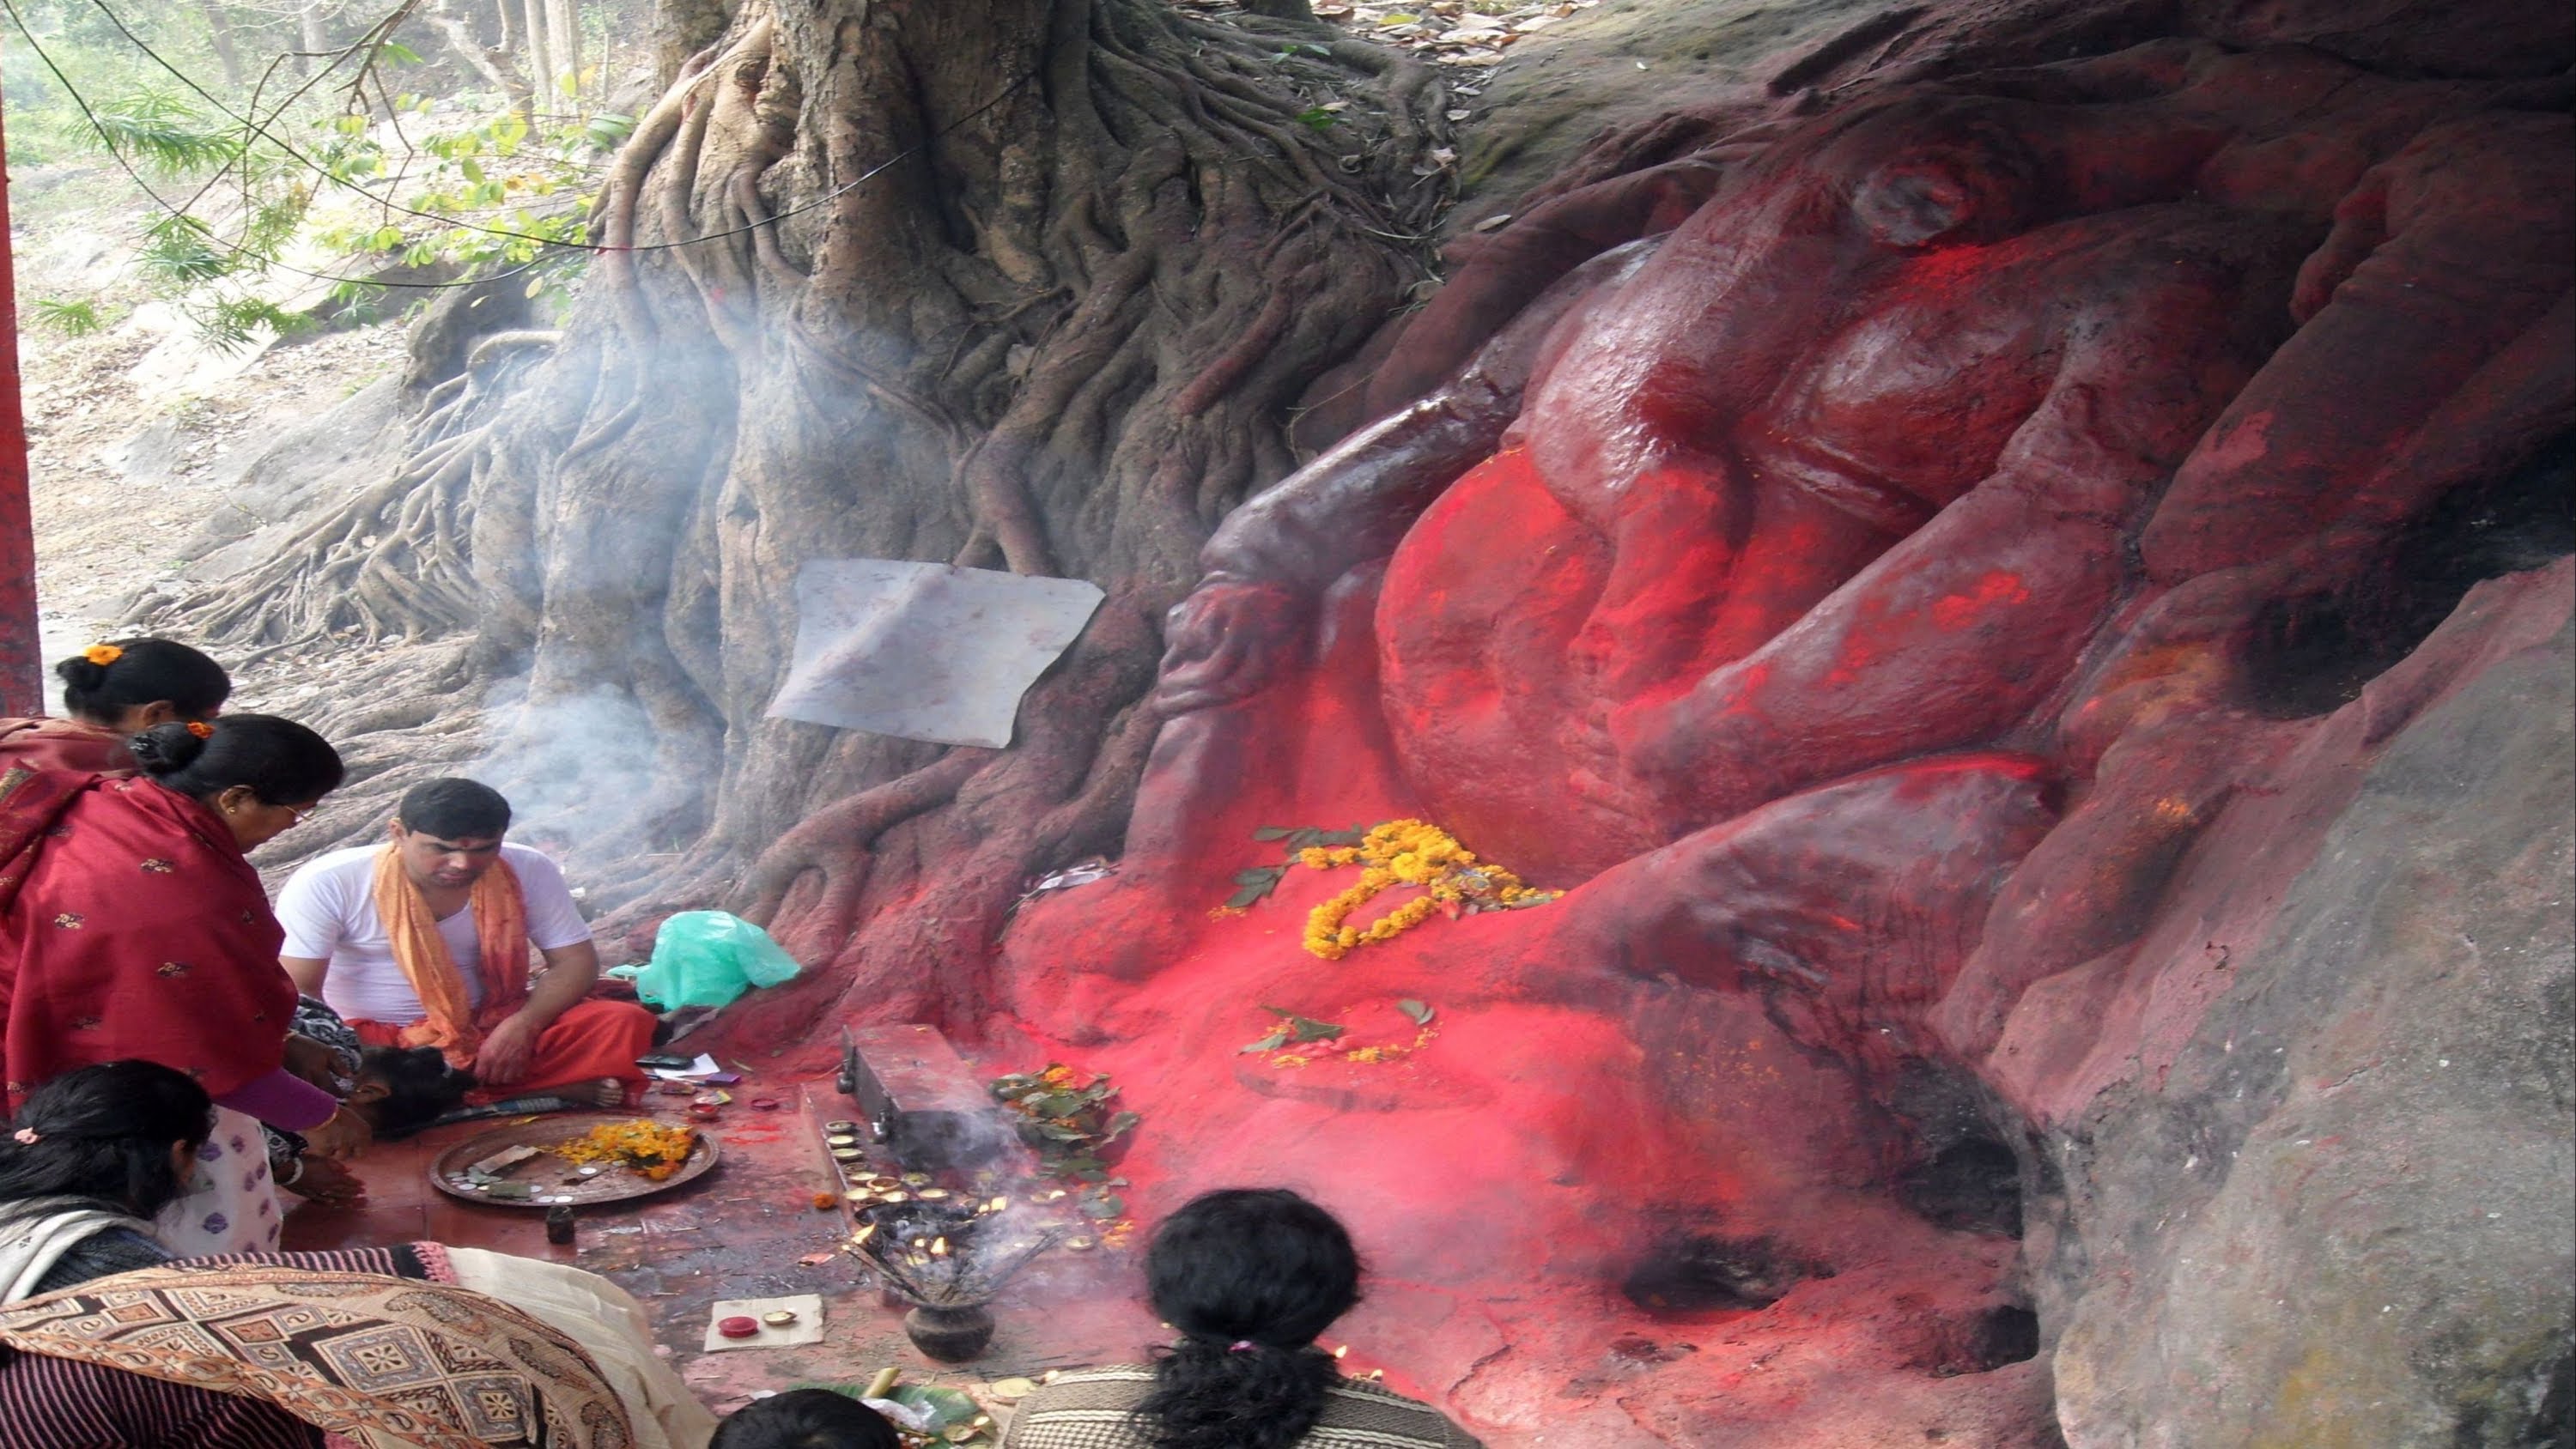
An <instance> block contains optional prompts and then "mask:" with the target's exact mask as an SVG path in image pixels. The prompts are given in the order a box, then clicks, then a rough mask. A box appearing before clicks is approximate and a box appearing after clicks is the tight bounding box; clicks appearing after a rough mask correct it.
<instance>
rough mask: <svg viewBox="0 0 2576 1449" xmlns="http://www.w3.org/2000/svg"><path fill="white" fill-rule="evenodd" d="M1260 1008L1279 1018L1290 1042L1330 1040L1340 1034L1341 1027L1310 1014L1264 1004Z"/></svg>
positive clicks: (1265, 1049)
mask: <svg viewBox="0 0 2576 1449" xmlns="http://www.w3.org/2000/svg"><path fill="white" fill-rule="evenodd" d="M1261 1009H1262V1010H1264V1011H1266V1012H1269V1013H1270V1014H1271V1015H1272V1016H1275V1017H1278V1018H1279V1019H1280V1022H1281V1023H1282V1026H1283V1028H1284V1029H1285V1030H1286V1031H1287V1033H1288V1040H1289V1041H1290V1042H1309V1041H1331V1040H1332V1039H1333V1038H1335V1037H1337V1036H1340V1035H1341V1034H1342V1029H1341V1028H1340V1027H1338V1026H1335V1025H1333V1024H1332V1023H1331V1022H1329V1021H1317V1020H1316V1019H1315V1018H1313V1017H1311V1016H1299V1015H1298V1014H1297V1013H1295V1012H1293V1011H1289V1010H1287V1009H1285V1008H1283V1007H1277V1006H1264V1007H1262V1008H1261ZM1262 1050H1264V1051H1267V1050H1269V1048H1267V1047H1264V1048H1262Z"/></svg>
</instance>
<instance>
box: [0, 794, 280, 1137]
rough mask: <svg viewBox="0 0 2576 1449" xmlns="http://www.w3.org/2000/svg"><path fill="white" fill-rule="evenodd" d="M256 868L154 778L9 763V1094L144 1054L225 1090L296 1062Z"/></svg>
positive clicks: (4, 814) (203, 814)
mask: <svg viewBox="0 0 2576 1449" xmlns="http://www.w3.org/2000/svg"><path fill="white" fill-rule="evenodd" d="M285 939H286V933H285V932H284V931H283V930H281V929H280V928H279V927H278V924H277V917H276V916H275V915H274V914H272V913H271V912H270V911H269V908H268V893H267V892H266V891H264V890H262V889H261V888H260V883H259V872H258V871H256V870H254V869H252V868H251V863H250V862H249V861H248V860H246V859H244V858H243V857H242V852H241V847H240V846H239V845H237V844H235V843H234V841H233V836H232V832H231V831H230V830H228V829H226V828H225V826H224V823H223V820H222V818H221V817H219V816H217V815H216V814H215V812H213V811H212V810H209V809H207V808H206V807H205V806H203V805H201V804H199V803H197V802H196V801H194V800H192V799H189V798H188V797H187V796H185V795H181V794H179V793H177V792H176V791H172V790H167V789H164V788H162V787H161V786H160V785H158V784H155V783H153V782H152V781H149V780H144V779H138V778H118V777H111V776H100V775H65V774H56V773H53V772H50V771H32V772H31V771H27V770H23V769H11V770H8V771H6V772H5V773H0V1046H5V1051H6V1068H7V1086H8V1094H9V1097H10V1100H11V1102H12V1103H13V1104H14V1103H15V1101H16V1100H17V1099H18V1098H19V1097H21V1096H23V1095H25V1094H26V1092H27V1091H28V1090H29V1089H30V1088H32V1087H34V1086H36V1085H37V1084H38V1083H41V1082H45V1081H48V1080H50V1079H52V1078H54V1077H57V1076H60V1075H61V1074H63V1073H64V1072H68V1071H71V1070H72V1069H74V1068H76V1067H86V1066H93V1065H96V1064H97V1063H100V1062H112V1061H119V1060H122V1059H125V1058H129V1057H139V1058H141V1059H143V1060H145V1061H152V1062H159V1063H160V1064H162V1065H163V1066H165V1067H173V1068H176V1069H177V1070H179V1071H183V1072H187V1073H188V1074H190V1075H191V1076H194V1077H195V1078H196V1079H197V1081H198V1083H199V1085H201V1086H203V1087H204V1088H205V1089H206V1091H207V1092H208V1093H209V1094H211V1095H213V1096H217V1097H221V1096H223V1095H224V1094H225V1093H227V1092H230V1091H232V1090H234V1089H235V1088H238V1087H241V1086H243V1085H245V1084H247V1083H249V1082H252V1081H255V1080H257V1079H258V1078H260V1077H263V1076H265V1075H267V1074H268V1073H270V1072H272V1071H275V1070H276V1069H277V1068H278V1066H279V1065H281V1064H282V1063H283V1062H284V1061H285V1059H286V1029H287V1025H288V1023H289V1021H290V1020H292V1018H293V1017H294V1014H295V983H294V982H293V981H292V980H290V979H289V978H288V977H287V974H286V971H285V969H284V968H283V967H281V966H279V965H278V964H277V952H278V948H279V947H280V946H281V945H283V944H284V943H285Z"/></svg>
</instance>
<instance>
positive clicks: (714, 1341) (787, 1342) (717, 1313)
mask: <svg viewBox="0 0 2576 1449" xmlns="http://www.w3.org/2000/svg"><path fill="white" fill-rule="evenodd" d="M781 1308H784V1309H786V1310H787V1311H788V1312H790V1313H793V1314H795V1315H796V1321H795V1322H794V1323H791V1324H789V1325H787V1326H786V1327H785V1328H772V1327H770V1326H769V1325H768V1324H766V1323H763V1324H761V1325H760V1332H758V1333H756V1334H754V1335H752V1336H751V1337H749V1338H727V1337H725V1336H724V1335H723V1334H721V1333H718V1332H716V1325H717V1324H719V1323H722V1322H723V1321H725V1320H726V1319H728V1318H734V1317H742V1318H748V1319H751V1320H753V1321H755V1322H757V1321H758V1320H759V1318H760V1315H762V1314H764V1313H775V1312H777V1311H778V1310H779V1309H781ZM822 1337H823V1299H822V1296H821V1295H820V1294H815V1293H798V1294H794V1295H791V1296H789V1297H786V1298H728V1299H726V1300H725V1301H724V1302H722V1303H719V1304H717V1305H716V1306H715V1307H714V1308H712V1309H710V1310H708V1312H707V1352H709V1353H714V1352H716V1351H717V1350H719V1349H727V1348H786V1347H789V1346H791V1345H794V1344H799V1343H818V1342H820V1341H821V1340H822Z"/></svg>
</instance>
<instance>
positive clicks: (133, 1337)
mask: <svg viewBox="0 0 2576 1449" xmlns="http://www.w3.org/2000/svg"><path fill="white" fill-rule="evenodd" d="M0 1344H5V1345H7V1346H8V1347H10V1348H13V1349H17V1350H19V1351H21V1352H24V1353H31V1354H38V1355H42V1356H44V1357H47V1358H55V1359H66V1360H70V1361H72V1362H77V1363H90V1364H98V1365H102V1366H105V1367H108V1368H115V1369H122V1370H124V1371H125V1372H128V1373H134V1374H140V1375H143V1376H144V1377H146V1378H152V1379H159V1380H162V1381H164V1382H167V1383H175V1384H189V1385H194V1386H196V1387H198V1388H203V1389H209V1390H212V1391H214V1392H216V1393H224V1394H233V1395H237V1396H239V1397H242V1398H248V1399H256V1400H259V1401H262V1402H265V1403H269V1404H274V1405H275V1406H277V1407H278V1408H280V1409H283V1410H285V1411H286V1412H288V1413H290V1414H293V1415H294V1416H295V1417H297V1418H299V1419H302V1420H304V1421H305V1422H306V1423H309V1424H312V1425H315V1426H317V1427H319V1428H321V1429H323V1430H325V1431H327V1432H329V1433H334V1434H338V1435H341V1436H343V1437H345V1438H347V1439H349V1440H352V1441H354V1442H356V1443H358V1444H363V1445H367V1446H369V1449H502V1446H508V1449H630V1446H632V1445H633V1444H634V1443H635V1431H634V1428H633V1426H632V1425H631V1424H630V1423H629V1422H628V1420H627V1417H626V1411H625V1409H624V1408H622V1407H621V1406H620V1405H619V1403H618V1400H617V1394H616V1391H615V1390H613V1389H611V1388H610V1387H609V1385H608V1381H607V1379H606V1378H605V1377H604V1376H603V1375H602V1374H601V1373H600V1371H599V1368H598V1366H597V1365H596V1364H594V1363H593V1362H592V1361H591V1359H590V1356H589V1354H587V1353H586V1352H584V1351H583V1350H582V1348H581V1346H580V1345H579V1344H577V1343H575V1342H573V1341H572V1340H571V1339H569V1338H567V1337H565V1336H564V1335H562V1334H560V1333H558V1332H556V1331H555V1330H554V1329H552V1328H549V1327H547V1326H545V1325H544V1324H542V1323H539V1322H538V1321H537V1320H535V1319H533V1318H530V1317H529V1316H527V1315H526V1314H524V1313H521V1312H520V1311H519V1310H517V1309H516V1308H512V1307H511V1306H509V1305H508V1304H505V1303H502V1302H500V1301H499V1300H497V1299H493V1298H488V1297H485V1296H483V1295H482V1294H479V1293H469V1292H466V1291H465V1290H463V1289H461V1288H454V1287H449V1286H447V1285H445V1284H439V1283H423V1282H416V1281H413V1280H410V1279H406V1278H393V1277H386V1276H382V1275H380V1274H375V1273H363V1272H351V1271H341V1270H305V1269H295V1268H286V1267H280V1266H278V1265H276V1264H274V1263H246V1264H243V1265H240V1266H236V1267H186V1268H148V1269H145V1270H143V1271H141V1272H135V1273H119V1274H116V1275H115V1276H113V1277H107V1278H95V1279H92V1280H91V1281H89V1282H87V1283H84V1284H82V1285H81V1286H79V1287H78V1288H75V1289H72V1290H71V1291H69V1292H67V1293H57V1294H54V1295H52V1296H51V1297H48V1298H40V1299H37V1300H36V1301H34V1302H32V1303H26V1304H21V1305H18V1306H16V1307H12V1308H9V1309H6V1310H0Z"/></svg>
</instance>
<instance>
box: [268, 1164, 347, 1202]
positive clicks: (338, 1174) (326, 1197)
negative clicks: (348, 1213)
mask: <svg viewBox="0 0 2576 1449" xmlns="http://www.w3.org/2000/svg"><path fill="white" fill-rule="evenodd" d="M298 1160H299V1161H300V1162H301V1163H302V1164H303V1171H301V1172H299V1173H297V1174H296V1176H295V1180H294V1181H292V1182H288V1181H285V1180H283V1179H281V1180H280V1181H279V1183H278V1185H279V1186H281V1187H283V1188H285V1189H286V1190H287V1191H288V1192H291V1193H294V1194H295V1195H297V1196H298V1197H302V1198H305V1199H307V1200H308V1201H311V1202H316V1203H319V1204H321V1205H322V1206H324V1207H357V1206H359V1205H360V1204H362V1203H364V1202H365V1201H366V1200H367V1185H366V1183H365V1182H364V1181H362V1180H360V1178H359V1177H358V1175H357V1174H356V1173H354V1172H351V1171H350V1170H349V1169H348V1168H346V1167H344V1166H342V1165H341V1164H339V1163H337V1162H334V1161H332V1160H331V1159H330V1158H328V1157H316V1156H306V1157H303V1158H300V1159H298Z"/></svg>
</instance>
